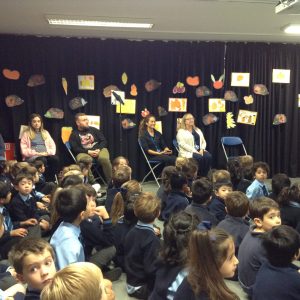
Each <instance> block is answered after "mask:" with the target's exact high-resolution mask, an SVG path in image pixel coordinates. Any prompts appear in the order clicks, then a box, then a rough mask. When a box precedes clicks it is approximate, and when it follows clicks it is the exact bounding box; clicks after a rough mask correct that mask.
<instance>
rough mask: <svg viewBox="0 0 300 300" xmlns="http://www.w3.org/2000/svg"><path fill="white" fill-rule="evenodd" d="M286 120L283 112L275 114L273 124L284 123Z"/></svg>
mask: <svg viewBox="0 0 300 300" xmlns="http://www.w3.org/2000/svg"><path fill="white" fill-rule="evenodd" d="M286 121H287V118H286V115H284V114H277V115H275V117H274V120H273V125H280V124H284V123H286Z"/></svg>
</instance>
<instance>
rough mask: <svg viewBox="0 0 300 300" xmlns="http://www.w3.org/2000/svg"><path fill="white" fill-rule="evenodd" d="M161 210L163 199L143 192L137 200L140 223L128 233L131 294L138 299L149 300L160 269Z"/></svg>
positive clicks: (127, 273) (135, 205)
mask: <svg viewBox="0 0 300 300" xmlns="http://www.w3.org/2000/svg"><path fill="white" fill-rule="evenodd" d="M159 213H160V201H159V199H158V198H156V197H155V196H154V195H153V194H151V193H141V194H140V196H139V197H138V198H137V199H136V200H135V203H134V214H135V215H136V217H137V219H138V222H137V224H136V225H135V226H134V227H133V228H132V229H131V230H130V231H129V232H128V234H127V235H126V238H125V243H124V252H125V271H126V275H127V293H128V294H129V295H130V296H131V297H136V298H138V299H148V296H149V293H150V292H151V290H152V288H153V284H154V276H155V273H156V270H157V266H156V264H155V261H156V258H157V255H158V251H159V249H160V239H159V238H158V237H157V236H156V234H155V231H154V227H153V223H154V221H155V219H156V218H157V217H158V216H159Z"/></svg>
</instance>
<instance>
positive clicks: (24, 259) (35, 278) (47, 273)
mask: <svg viewBox="0 0 300 300" xmlns="http://www.w3.org/2000/svg"><path fill="white" fill-rule="evenodd" d="M9 260H10V262H11V264H12V266H13V267H14V269H15V271H16V273H17V279H18V280H19V281H20V282H22V283H23V284H25V283H27V289H26V295H25V300H34V299H36V300H38V299H40V293H41V291H42V290H43V288H44V287H45V286H47V285H48V284H49V283H50V282H51V280H52V278H53V276H54V274H55V272H56V269H55V263H54V251H53V249H52V247H51V246H50V245H49V244H48V243H47V242H46V241H45V240H43V239H38V238H27V239H22V240H21V241H20V242H19V243H18V244H16V245H15V246H14V248H13V250H12V251H11V252H10V253H9Z"/></svg>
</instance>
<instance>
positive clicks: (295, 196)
mask: <svg viewBox="0 0 300 300" xmlns="http://www.w3.org/2000/svg"><path fill="white" fill-rule="evenodd" d="M277 203H278V204H279V207H280V215H281V222H282V224H285V225H289V226H291V227H293V228H294V229H296V230H297V231H298V232H299V233H300V186H299V184H293V185H292V186H291V187H285V188H283V189H282V191H281V192H280V194H279V196H278V197H277Z"/></svg>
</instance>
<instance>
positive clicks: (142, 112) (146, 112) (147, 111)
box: [141, 108, 150, 118]
mask: <svg viewBox="0 0 300 300" xmlns="http://www.w3.org/2000/svg"><path fill="white" fill-rule="evenodd" d="M149 114H150V111H149V110H148V109H147V108H144V110H142V111H141V116H142V117H143V118H146V117H147V116H148V115H149Z"/></svg>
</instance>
